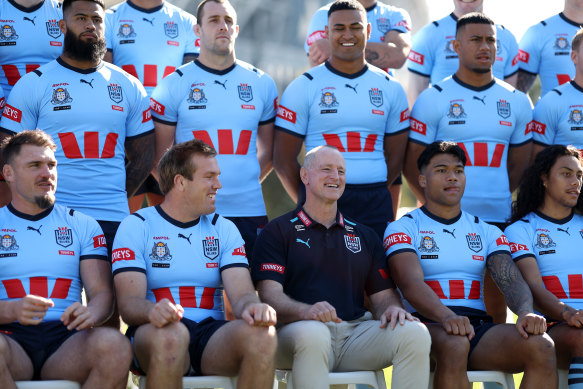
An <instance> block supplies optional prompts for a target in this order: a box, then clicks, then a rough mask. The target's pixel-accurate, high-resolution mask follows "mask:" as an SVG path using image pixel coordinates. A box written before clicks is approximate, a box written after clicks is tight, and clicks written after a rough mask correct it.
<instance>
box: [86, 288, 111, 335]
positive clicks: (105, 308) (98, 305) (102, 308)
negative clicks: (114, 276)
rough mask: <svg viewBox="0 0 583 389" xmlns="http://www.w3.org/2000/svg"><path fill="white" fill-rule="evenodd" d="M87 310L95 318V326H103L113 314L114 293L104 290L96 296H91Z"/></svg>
mask: <svg viewBox="0 0 583 389" xmlns="http://www.w3.org/2000/svg"><path fill="white" fill-rule="evenodd" d="M87 310H88V311H89V312H91V316H92V317H94V318H95V323H94V325H95V326H98V325H101V324H102V323H104V322H105V321H106V320H107V319H109V317H110V316H111V314H112V313H113V293H112V292H110V291H105V290H104V291H102V292H99V293H97V294H95V296H91V299H89V302H88V303H87Z"/></svg>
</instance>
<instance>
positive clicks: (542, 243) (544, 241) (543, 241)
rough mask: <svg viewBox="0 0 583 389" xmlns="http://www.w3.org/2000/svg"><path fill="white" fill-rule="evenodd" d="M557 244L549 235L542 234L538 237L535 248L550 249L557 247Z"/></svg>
mask: <svg viewBox="0 0 583 389" xmlns="http://www.w3.org/2000/svg"><path fill="white" fill-rule="evenodd" d="M556 245H557V244H556V243H555V242H553V240H552V239H551V236H550V235H549V234H545V233H540V234H538V235H537V236H536V244H535V246H536V247H538V248H539V249H548V248H549V247H555V246H556Z"/></svg>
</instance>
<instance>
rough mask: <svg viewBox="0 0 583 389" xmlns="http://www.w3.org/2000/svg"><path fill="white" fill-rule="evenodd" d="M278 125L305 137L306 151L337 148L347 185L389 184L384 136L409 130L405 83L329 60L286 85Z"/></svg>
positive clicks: (370, 68) (373, 70)
mask: <svg viewBox="0 0 583 389" xmlns="http://www.w3.org/2000/svg"><path fill="white" fill-rule="evenodd" d="M275 124H276V126H277V129H278V130H280V131H285V132H288V133H290V134H292V135H295V136H298V137H300V138H303V139H304V142H305V144H306V151H310V150H311V149H313V148H314V147H317V146H320V145H326V144H327V145H330V146H333V147H336V148H337V149H338V150H339V151H340V152H341V153H342V155H343V156H344V159H345V161H346V183H348V184H370V183H378V182H385V181H386V180H387V165H386V163H385V156H384V152H383V143H384V138H385V136H391V135H396V134H398V133H401V132H403V131H408V130H409V109H408V104H407V97H406V95H405V91H404V90H403V87H402V86H401V84H399V82H398V81H396V80H395V79H394V78H392V77H390V76H388V75H387V74H386V73H385V72H384V71H382V70H381V69H379V68H377V67H375V66H372V65H366V66H365V67H364V68H363V69H362V70H361V71H359V72H357V73H354V74H345V73H342V72H339V71H337V70H336V69H334V68H333V67H332V66H331V65H330V64H329V63H328V62H325V63H323V64H322V65H319V66H316V67H314V68H312V69H310V70H309V71H308V72H306V73H304V74H303V75H302V76H300V77H298V78H296V79H295V80H294V81H293V82H292V83H291V84H290V85H289V86H288V87H287V89H286V90H285V92H284V93H283V96H282V97H281V104H280V105H279V107H278V111H277V118H276V120H275Z"/></svg>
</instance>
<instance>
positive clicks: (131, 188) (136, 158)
mask: <svg viewBox="0 0 583 389" xmlns="http://www.w3.org/2000/svg"><path fill="white" fill-rule="evenodd" d="M125 151H126V158H127V160H128V162H127V164H126V191H127V194H128V198H130V197H131V196H133V195H134V193H136V190H138V188H139V187H140V185H142V183H143V182H144V180H145V179H146V177H148V174H150V170H152V166H153V165H154V133H153V132H152V133H150V134H148V135H144V136H139V137H137V138H131V139H128V140H126V142H125Z"/></svg>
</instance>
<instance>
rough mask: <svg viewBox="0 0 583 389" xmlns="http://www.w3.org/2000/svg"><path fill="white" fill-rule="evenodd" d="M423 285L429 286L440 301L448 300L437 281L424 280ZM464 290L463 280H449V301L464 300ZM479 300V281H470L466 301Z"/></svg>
mask: <svg viewBox="0 0 583 389" xmlns="http://www.w3.org/2000/svg"><path fill="white" fill-rule="evenodd" d="M425 283H426V284H427V285H429V287H430V288H431V289H433V291H434V292H435V294H436V295H437V297H439V298H440V299H448V297H446V295H445V293H443V289H442V288H441V285H440V284H439V281H436V280H426V281H425ZM465 298H466V294H465V288H464V280H449V299H450V300H455V299H465ZM479 298H480V281H472V286H471V287H470V294H469V295H468V298H467V299H468V300H477V299H479Z"/></svg>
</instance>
